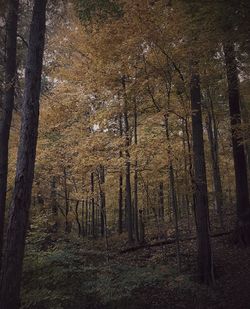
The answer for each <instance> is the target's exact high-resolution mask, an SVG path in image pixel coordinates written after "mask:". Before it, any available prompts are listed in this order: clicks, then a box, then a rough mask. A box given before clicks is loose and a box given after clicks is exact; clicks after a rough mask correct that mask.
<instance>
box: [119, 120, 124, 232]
mask: <svg viewBox="0 0 250 309" xmlns="http://www.w3.org/2000/svg"><path fill="white" fill-rule="evenodd" d="M119 130H120V137H122V136H123V129H122V115H120V117H119ZM120 158H122V151H120ZM118 203H119V209H118V233H119V234H121V233H122V230H123V227H122V224H123V222H122V221H123V218H122V217H123V216H122V213H123V175H122V171H120V175H119V201H118Z"/></svg>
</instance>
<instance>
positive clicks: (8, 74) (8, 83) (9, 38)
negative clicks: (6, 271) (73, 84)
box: [0, 0, 19, 270]
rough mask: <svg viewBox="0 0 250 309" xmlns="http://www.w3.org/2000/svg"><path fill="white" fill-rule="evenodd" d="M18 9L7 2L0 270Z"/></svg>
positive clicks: (0, 134)
mask: <svg viewBox="0 0 250 309" xmlns="http://www.w3.org/2000/svg"><path fill="white" fill-rule="evenodd" d="M18 8H19V1H18V0H11V1H9V3H8V13H7V14H8V15H7V21H6V64H5V87H6V89H5V93H4V98H3V103H2V106H1V107H2V116H1V118H2V119H0V270H1V261H2V250H3V239H4V219H5V208H6V191H7V178H8V152H9V135H10V126H11V120H12V112H13V108H14V98H15V80H16V46H17V21H18Z"/></svg>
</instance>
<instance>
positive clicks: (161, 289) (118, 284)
mask: <svg viewBox="0 0 250 309" xmlns="http://www.w3.org/2000/svg"><path fill="white" fill-rule="evenodd" d="M150 235H151V237H150V239H148V242H152V241H155V240H154V239H153V238H154V237H153V232H152V231H151V233H150ZM231 238H232V237H231V235H224V236H221V237H214V238H212V248H213V255H214V264H215V273H216V282H215V285H214V286H213V287H209V288H208V287H206V286H202V285H200V284H199V283H198V282H197V280H196V278H195V275H194V274H195V272H196V242H195V240H188V241H184V242H181V260H182V261H181V262H182V269H181V273H179V272H178V271H177V264H176V257H175V252H176V246H175V244H170V245H169V244H168V245H162V246H155V247H149V246H148V247H145V248H141V249H139V250H136V251H132V252H127V253H121V249H124V248H126V247H127V244H126V235H122V236H119V237H118V236H112V237H110V238H109V250H108V254H107V251H106V243H105V240H104V239H100V238H99V239H97V240H93V239H89V240H86V239H85V240H82V239H79V238H77V237H73V236H69V235H68V236H65V235H61V236H60V237H59V235H53V234H49V233H47V232H46V231H41V230H39V232H38V231H37V230H36V229H35V228H34V229H33V230H31V232H30V235H29V238H28V242H27V253H26V258H25V266H24V279H23V308H35V309H50V308H51V309H59V308H63V309H64V308H65V309H71V308H72V309H73V308H74V309H77V308H79V309H80V308H84V309H85V308H90V309H92V308H93V309H99V308H100V309H116V308H117V309H137V308H138V309H140V308H142V309H147V308H148V309H151V308H155V309H156V308H158V309H160V308H188V309H189V308H190V309H192V308H197V309H203V308H204V309H206V308H213V309H215V308H216V309H217V308H218V309H219V308H225V309H231V308H232V309H250V285H249V282H250V248H246V249H243V248H239V247H237V246H236V245H234V244H233V243H232V239H231Z"/></svg>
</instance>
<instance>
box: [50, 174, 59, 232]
mask: <svg viewBox="0 0 250 309" xmlns="http://www.w3.org/2000/svg"><path fill="white" fill-rule="evenodd" d="M50 208H51V212H52V217H53V221H54V224H53V228H52V229H53V232H57V230H58V205H57V198H56V177H55V176H53V177H52V180H51V192H50Z"/></svg>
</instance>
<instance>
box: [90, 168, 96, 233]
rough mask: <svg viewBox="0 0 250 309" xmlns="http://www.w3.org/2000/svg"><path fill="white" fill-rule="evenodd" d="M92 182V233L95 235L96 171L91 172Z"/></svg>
mask: <svg viewBox="0 0 250 309" xmlns="http://www.w3.org/2000/svg"><path fill="white" fill-rule="evenodd" d="M90 183H91V207H92V218H91V219H92V224H91V226H92V235H93V236H94V237H95V236H96V233H95V198H94V193H95V179H94V173H91V176H90Z"/></svg>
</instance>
